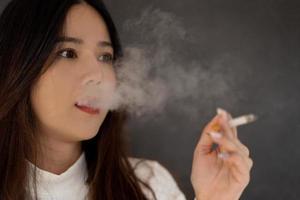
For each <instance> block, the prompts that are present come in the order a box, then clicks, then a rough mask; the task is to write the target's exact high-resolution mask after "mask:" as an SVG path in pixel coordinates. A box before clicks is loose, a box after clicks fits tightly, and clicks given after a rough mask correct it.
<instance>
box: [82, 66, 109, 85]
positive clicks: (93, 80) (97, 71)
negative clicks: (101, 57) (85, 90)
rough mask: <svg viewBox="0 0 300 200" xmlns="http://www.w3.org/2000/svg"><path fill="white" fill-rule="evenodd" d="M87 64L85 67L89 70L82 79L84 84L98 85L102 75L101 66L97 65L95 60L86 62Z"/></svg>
mask: <svg viewBox="0 0 300 200" xmlns="http://www.w3.org/2000/svg"><path fill="white" fill-rule="evenodd" d="M87 65H89V66H86V69H88V70H89V72H88V73H87V75H86V78H85V80H84V85H89V84H95V85H100V84H101V83H102V82H103V77H104V74H103V69H102V66H99V63H96V62H90V63H87Z"/></svg>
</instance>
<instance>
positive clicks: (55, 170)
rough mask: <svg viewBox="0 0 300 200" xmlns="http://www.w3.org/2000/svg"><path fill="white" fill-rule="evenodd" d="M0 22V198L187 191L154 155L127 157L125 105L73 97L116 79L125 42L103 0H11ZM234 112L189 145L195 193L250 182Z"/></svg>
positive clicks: (224, 196)
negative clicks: (97, 104)
mask: <svg viewBox="0 0 300 200" xmlns="http://www.w3.org/2000/svg"><path fill="white" fill-rule="evenodd" d="M0 30H1V32H0V70H1V71H0V93H1V95H0V131H1V134H0V157H1V162H0V177H1V179H0V199H1V200H2V199H3V200H16V199H44V200H46V199H55V200H56V199H64V200H66V199H73V200H74V199H75V200H76V199H78V200H80V199H91V200H94V199H107V200H112V199H117V200H125V199H127V200H128V199H130V200H134V199H138V200H142V199H159V200H162V199H178V200H179V199H185V197H184V195H183V194H182V192H181V191H180V189H179V188H178V186H177V184H176V182H175V181H174V179H173V177H172V176H171V175H170V173H169V172H168V171H167V170H166V169H165V168H164V167H163V166H161V165H160V164H159V163H158V162H156V161H150V160H141V159H137V158H133V157H129V156H128V153H127V152H126V147H125V144H124V138H123V137H124V130H123V124H124V122H125V120H126V112H125V111H124V110H118V111H110V110H104V109H103V110H101V111H100V112H98V113H91V112H88V111H87V110H86V109H85V108H84V107H80V106H78V104H76V103H77V101H78V97H79V94H80V92H81V89H82V88H83V87H84V86H85V85H87V84H99V86H100V87H101V84H104V83H109V84H112V85H115V83H116V76H115V67H116V66H114V62H115V61H116V60H117V59H119V58H120V57H121V56H122V50H121V46H120V42H119V39H118V36H117V32H116V29H115V26H114V24H113V22H112V19H111V17H110V15H109V13H108V12H107V10H106V8H105V6H104V5H103V3H102V2H100V0H85V1H81V0H51V1H45V0H28V1H23V0H13V1H11V2H10V3H9V5H8V6H7V7H6V8H5V10H4V11H3V13H2V15H1V18H0ZM230 117H231V116H230V114H228V113H227V112H226V111H224V110H219V114H218V115H216V116H215V117H214V119H213V120H212V121H211V122H210V123H209V124H208V125H207V126H206V127H205V129H204V130H203V133H202V135H201V138H200V140H199V142H198V144H197V146H196V149H195V151H194V160H193V164H192V174H191V182H192V185H193V188H194V191H195V196H196V199H197V200H237V199H239V197H240V195H241V193H242V191H243V190H244V188H245V187H246V186H247V184H248V182H249V177H250V176H249V174H250V169H251V167H252V161H251V159H250V158H249V150H248V149H247V147H245V146H244V145H243V144H242V143H241V142H240V141H239V140H238V137H237V131H236V129H232V128H230V127H229V125H228V120H229V119H230ZM215 124H219V126H220V127H221V129H220V132H219V133H217V132H213V126H215ZM213 143H217V144H219V148H217V149H216V150H213V151H211V147H212V145H213ZM219 151H222V153H220V152H219Z"/></svg>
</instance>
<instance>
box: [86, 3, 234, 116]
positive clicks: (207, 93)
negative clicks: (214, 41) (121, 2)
mask: <svg viewBox="0 0 300 200" xmlns="http://www.w3.org/2000/svg"><path fill="white" fill-rule="evenodd" d="M124 30H125V32H127V34H128V40H129V41H130V40H133V42H132V43H130V44H127V45H126V47H125V48H124V57H123V58H122V59H121V60H119V61H118V62H117V65H118V67H116V75H117V80H118V85H117V87H116V89H115V90H114V89H113V87H112V86H109V85H106V86H104V85H102V86H101V87H102V90H103V91H102V92H99V94H105V96H100V97H99V98H98V100H97V101H95V102H94V104H97V106H99V107H105V108H109V109H111V110H116V109H119V108H126V110H127V111H128V112H129V113H131V114H135V115H138V116H142V115H143V116H144V115H149V114H150V115H151V114H159V113H162V112H164V111H165V109H166V107H172V108H174V109H175V110H177V111H178V112H180V113H181V114H187V116H190V117H193V116H194V117H195V116H196V115H197V113H198V109H197V107H199V103H200V104H201V102H202V103H203V105H204V104H205V105H207V101H212V99H216V98H217V97H219V96H222V95H225V94H228V92H229V91H230V87H229V82H228V81H227V80H226V79H224V78H223V76H222V73H220V71H224V70H222V61H223V60H222V59H219V60H218V61H216V62H215V63H212V64H211V65H210V66H209V67H203V66H202V64H201V62H200V61H199V60H196V58H195V59H194V60H190V59H186V58H185V57H184V56H181V54H179V53H178V52H176V51H173V49H176V48H174V47H175V46H176V44H185V45H187V44H192V43H193V42H194V41H195V39H194V38H192V37H191V36H190V35H189V34H188V32H187V31H186V30H185V28H184V27H183V25H182V24H181V23H180V20H179V19H177V18H176V17H175V16H174V15H172V14H171V13H167V12H162V11H160V10H159V9H153V8H148V9H146V10H145V11H144V12H143V14H142V16H141V17H139V18H138V19H130V20H127V21H126V23H125V26H124ZM130 36H131V37H132V38H130ZM174 45H175V46H174ZM104 90H105V91H106V92H104ZM91 91H93V90H91ZM111 91H114V93H112V92H111ZM93 92H95V90H94V91H93ZM108 94H109V95H108ZM228 99H229V101H232V103H234V102H233V99H232V98H230V97H228V98H227V100H228ZM214 106H215V105H214Z"/></svg>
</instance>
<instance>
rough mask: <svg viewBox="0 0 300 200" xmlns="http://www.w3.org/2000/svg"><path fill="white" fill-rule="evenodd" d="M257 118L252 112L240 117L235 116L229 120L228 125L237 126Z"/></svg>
mask: <svg viewBox="0 0 300 200" xmlns="http://www.w3.org/2000/svg"><path fill="white" fill-rule="evenodd" d="M256 120H257V116H256V115H254V114H248V115H242V116H240V117H236V118H234V119H231V120H230V121H229V125H230V126H231V127H237V126H241V125H244V124H249V123H251V122H254V121H256Z"/></svg>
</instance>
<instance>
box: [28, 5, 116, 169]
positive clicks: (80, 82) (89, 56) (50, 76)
mask: <svg viewBox="0 0 300 200" xmlns="http://www.w3.org/2000/svg"><path fill="white" fill-rule="evenodd" d="M64 30H65V36H68V37H75V38H80V39H81V40H83V43H82V44H78V43H73V42H63V43H59V45H60V46H59V45H57V48H56V49H55V50H54V52H53V53H54V55H55V56H56V60H55V62H54V63H53V64H52V65H51V66H50V67H49V69H47V71H46V72H45V73H44V74H43V75H42V76H41V77H40V79H39V80H38V82H37V84H36V85H35V86H34V88H33V90H32V93H31V103H32V107H33V110H34V111H35V113H36V115H37V118H38V121H39V123H38V124H39V128H38V131H37V132H38V136H39V138H40V141H41V143H42V147H43V149H42V152H41V154H40V155H38V163H37V166H38V167H39V168H41V169H44V170H46V171H49V172H52V173H55V174H61V173H62V172H64V171H66V170H67V169H68V168H69V167H70V166H71V165H72V164H73V163H74V162H75V161H76V160H77V159H78V158H79V156H80V154H81V152H82V149H81V141H83V140H88V139H91V138H93V137H94V136H95V135H96V134H97V131H98V130H99V128H100V126H101V124H102V123H103V121H104V118H105V116H106V115H107V112H108V110H106V109H101V110H100V114H98V115H91V114H88V113H86V112H83V111H81V110H80V109H78V108H77V107H75V105H74V104H75V102H76V101H78V100H79V96H80V94H81V93H82V92H83V88H84V86H85V85H87V84H96V83H98V82H99V81H101V84H102V85H103V84H110V85H115V84H116V78H115V72H114V69H113V65H112V62H111V59H112V57H113V48H112V47H111V46H109V45H107V44H103V43H102V45H100V46H98V45H97V44H98V42H99V41H101V42H107V43H111V41H110V37H109V33H108V30H107V27H106V25H105V22H104V21H103V19H102V17H101V16H99V14H98V13H97V12H96V11H95V10H94V8H92V7H90V6H89V5H88V4H86V3H82V4H79V5H75V6H73V7H72V8H71V9H70V10H69V12H68V14H67V17H66V21H65V24H64ZM101 84H100V86H101Z"/></svg>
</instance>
